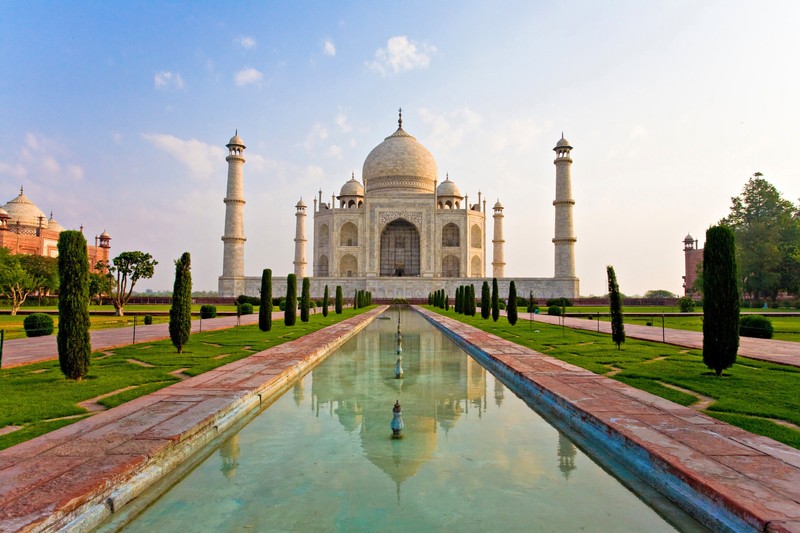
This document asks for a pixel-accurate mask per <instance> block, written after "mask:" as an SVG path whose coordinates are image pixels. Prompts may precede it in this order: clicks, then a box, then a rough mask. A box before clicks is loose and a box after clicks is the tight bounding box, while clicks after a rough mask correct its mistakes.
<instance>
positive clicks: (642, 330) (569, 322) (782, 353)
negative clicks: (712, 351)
mask: <svg viewBox="0 0 800 533" xmlns="http://www.w3.org/2000/svg"><path fill="white" fill-rule="evenodd" d="M501 313H503V314H504V313H505V311H501ZM531 316H533V321H534V324H535V323H536V322H544V323H545V324H555V325H561V322H560V320H561V318H560V317H557V316H550V315H531V314H530V313H519V319H520V320H530V317H531ZM598 323H599V324H600V329H599V331H600V332H601V333H608V334H611V322H605V321H603V320H600V321H598V320H588V319H586V318H574V317H565V318H564V325H565V326H566V327H568V328H573V329H583V330H587V331H598ZM523 327H527V326H523ZM625 336H626V337H630V338H632V339H641V340H645V341H653V342H667V343H668V344H674V345H676V346H684V347H686V348H694V349H698V350H702V349H703V333H702V332H700V331H687V330H683V329H670V328H665V329H664V331H663V332H662V330H661V326H659V325H653V326H640V325H637V324H625ZM739 355H741V356H743V357H751V358H753V359H760V360H762V361H770V362H772V363H780V364H782V365H791V366H797V367H800V342H791V341H777V340H772V339H754V338H752V337H741V338H740V339H739Z"/></svg>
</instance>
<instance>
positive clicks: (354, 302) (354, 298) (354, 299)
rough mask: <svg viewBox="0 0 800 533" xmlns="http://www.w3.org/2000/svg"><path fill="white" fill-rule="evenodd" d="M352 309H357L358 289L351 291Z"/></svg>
mask: <svg viewBox="0 0 800 533" xmlns="http://www.w3.org/2000/svg"><path fill="white" fill-rule="evenodd" d="M353 309H358V290H356V292H354V293H353Z"/></svg>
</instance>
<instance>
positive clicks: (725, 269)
mask: <svg viewBox="0 0 800 533" xmlns="http://www.w3.org/2000/svg"><path fill="white" fill-rule="evenodd" d="M737 270H738V269H737V267H736V249H735V238H734V233H733V230H732V229H731V228H729V227H728V226H724V225H719V226H713V227H711V228H709V229H708V230H707V231H706V246H705V248H704V249H703V362H704V363H705V364H706V366H707V367H708V368H710V369H712V370H713V371H714V372H716V374H717V376H719V375H721V374H722V371H723V370H725V369H726V368H730V367H731V366H733V364H734V363H735V362H736V352H737V351H738V350H739V283H738V272H737Z"/></svg>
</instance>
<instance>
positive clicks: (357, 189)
mask: <svg viewBox="0 0 800 533" xmlns="http://www.w3.org/2000/svg"><path fill="white" fill-rule="evenodd" d="M339 196H364V186H363V185H361V184H360V183H359V182H358V181H357V180H356V178H355V176H353V177H351V178H350V181H348V182H347V183H345V184H344V185H342V190H341V191H339Z"/></svg>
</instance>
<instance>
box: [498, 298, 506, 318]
mask: <svg viewBox="0 0 800 533" xmlns="http://www.w3.org/2000/svg"><path fill="white" fill-rule="evenodd" d="M497 307H499V308H500V311H505V310H506V303H505V302H504V301H503V300H499V301H498V302H497ZM498 316H499V315H498Z"/></svg>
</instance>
